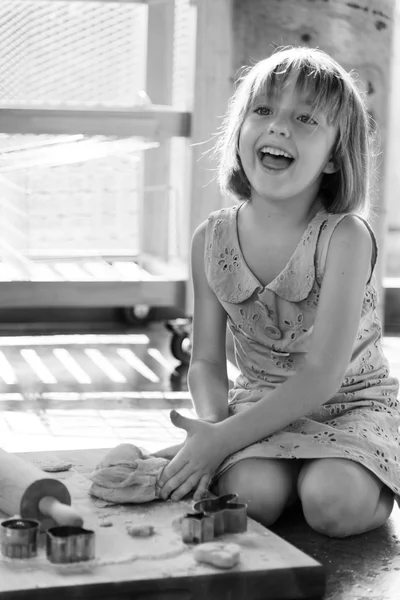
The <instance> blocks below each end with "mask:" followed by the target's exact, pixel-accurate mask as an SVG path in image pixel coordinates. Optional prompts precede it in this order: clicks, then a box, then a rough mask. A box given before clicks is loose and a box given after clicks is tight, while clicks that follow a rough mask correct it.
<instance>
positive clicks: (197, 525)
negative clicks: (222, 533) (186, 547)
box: [181, 513, 214, 544]
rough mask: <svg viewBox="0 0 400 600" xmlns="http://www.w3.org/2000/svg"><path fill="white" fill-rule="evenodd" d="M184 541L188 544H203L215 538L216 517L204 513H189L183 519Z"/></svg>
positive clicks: (182, 531)
mask: <svg viewBox="0 0 400 600" xmlns="http://www.w3.org/2000/svg"><path fill="white" fill-rule="evenodd" d="M181 533H182V541H183V542H185V543H186V544H202V543H203V542H211V540H213V539H214V517H213V516H212V515H209V516H207V515H204V514H203V513H195V514H191V513H187V514H186V515H185V516H184V517H183V518H182V521H181Z"/></svg>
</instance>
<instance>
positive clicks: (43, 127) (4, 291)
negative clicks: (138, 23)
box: [0, 0, 194, 312]
mask: <svg viewBox="0 0 400 600" xmlns="http://www.w3.org/2000/svg"><path fill="white" fill-rule="evenodd" d="M25 1H26V2H30V4H31V5H32V4H35V0H20V2H22V3H24V2H25ZM69 1H70V4H71V7H73V8H74V9H76V7H77V6H78V5H79V6H80V7H81V8H82V7H85V5H86V6H89V5H90V4H91V0H69ZM101 1H102V3H104V4H105V5H110V6H112V5H118V6H120V7H121V6H122V5H127V4H131V5H133V4H147V5H148V6H147V10H148V15H147V27H148V31H147V48H146V52H147V63H146V73H145V88H146V94H147V96H148V97H149V98H151V101H152V103H151V102H150V103H146V102H144V105H139V106H138V105H135V102H132V105H131V106H120V105H119V106H112V105H110V103H108V105H106V106H104V105H103V106H90V105H89V106H88V104H87V103H86V104H82V105H79V103H77V102H74V103H73V105H71V104H69V105H62V104H58V105H54V104H51V103H48V104H43V103H41V102H40V103H37V105H35V106H33V105H32V104H29V105H23V104H21V103H20V102H19V103H17V104H13V103H12V102H9V103H8V105H7V104H6V105H5V104H4V103H2V104H1V106H0V133H2V134H33V135H42V136H43V135H44V134H49V135H52V136H74V135H77V134H78V135H81V136H82V138H83V140H81V142H82V141H85V140H90V139H93V138H95V137H96V136H102V137H103V139H104V138H105V139H106V141H108V144H109V145H110V144H112V143H113V142H114V143H115V141H119V142H120V143H122V142H123V141H124V140H125V141H127V142H129V140H133V139H138V138H140V139H141V140H142V142H143V144H146V143H147V144H149V149H146V148H142V150H143V149H144V150H146V151H143V152H142V154H141V157H142V160H143V180H144V181H143V189H144V190H146V194H145V203H146V206H145V207H143V209H142V223H141V231H140V234H141V235H140V240H141V243H140V246H141V247H140V250H139V254H138V255H137V256H129V255H128V254H127V253H124V255H123V256H117V255H110V256H107V255H97V256H91V255H90V253H88V254H85V253H83V254H82V255H75V256H74V255H73V253H72V254H71V253H70V254H69V255H68V253H67V254H66V255H65V256H51V253H50V254H48V255H47V256H46V255H42V256H39V255H36V256H34V255H32V253H29V249H27V248H26V247H24V241H23V234H22V235H21V232H23V228H24V226H25V223H24V219H26V214H25V215H24V211H23V210H22V209H21V207H20V206H19V199H20V198H21V195H23V194H22V190H21V188H20V187H19V186H18V185H16V184H15V183H14V182H13V181H12V179H11V180H10V179H9V178H8V177H7V174H8V172H9V164H8V167H7V161H6V162H4V160H3V161H1V152H0V189H1V190H2V192H3V194H2V197H3V212H4V206H6V209H7V215H8V219H7V220H6V221H7V222H5V223H4V224H3V226H0V246H1V261H2V262H1V263H0V290H1V291H0V308H11V307H12V308H17V307H54V306H59V307H62V306H74V307H77V306H78V307H79V306H92V307H94V306H105V307H106V306H123V307H129V306H132V305H139V304H140V305H148V306H174V307H178V308H181V309H182V311H183V312H185V310H186V285H187V280H188V259H187V250H185V251H183V252H181V255H180V256H176V255H175V256H173V259H172V260H171V256H170V240H169V239H168V235H169V234H170V232H169V231H167V230H166V223H167V222H168V204H169V203H168V202H161V201H160V193H159V191H160V190H168V189H171V172H172V167H171V140H173V139H182V140H185V141H186V142H187V144H186V145H184V146H183V154H182V152H181V155H180V156H181V157H182V156H184V157H185V160H187V158H188V156H189V154H190V149H189V140H190V136H191V113H190V111H189V110H187V109H186V108H182V106H183V104H182V103H181V105H180V106H179V107H177V106H176V105H175V104H174V103H173V98H172V94H173V89H172V88H173V83H172V79H173V60H174V52H175V45H176V41H175V40H174V18H175V10H176V3H175V2H174V1H172V0H170V1H166V2H153V1H152V0H149V1H148V2H138V0H134V1H132V0H120V1H119V2H116V1H115V0H101ZM42 4H43V2H42ZM49 4H53V5H55V4H57V0H55V1H54V0H52V1H51V3H49ZM60 4H64V5H65V2H63V3H60ZM187 4H188V2H187ZM191 9H194V7H191ZM45 25H46V24H44V25H43V26H45ZM49 27H51V23H50V24H49ZM76 147H77V148H78V143H77V144H76ZM31 153H32V152H31ZM83 160H84V159H83ZM14 165H15V161H14ZM175 167H176V165H175ZM7 169H8V170H7ZM176 172H177V170H176V168H175V173H176ZM185 173H186V175H185ZM181 175H182V176H181V181H180V182H179V186H180V190H179V194H180V198H182V197H183V194H186V193H187V190H188V182H189V178H188V177H187V169H186V168H185V165H184V164H182V168H181ZM178 176H179V175H178ZM175 178H176V177H175ZM187 214H188V213H187ZM28 218H29V216H28ZM187 223H188V225H187V227H186V229H187V231H184V232H182V231H181V232H179V231H178V232H176V235H180V236H183V237H184V243H182V244H181V245H180V246H181V247H182V248H186V247H187V246H188V244H186V243H185V242H188V241H189V239H190V232H189V220H187ZM25 246H26V244H25Z"/></svg>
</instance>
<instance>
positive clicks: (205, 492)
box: [193, 475, 211, 500]
mask: <svg viewBox="0 0 400 600" xmlns="http://www.w3.org/2000/svg"><path fill="white" fill-rule="evenodd" d="M210 482H211V476H210V475H203V477H202V478H201V479H200V482H199V485H198V486H197V489H196V491H195V493H194V494H193V500H202V499H203V498H206V497H207V496H209V494H210V492H209V489H208V488H209V485H210Z"/></svg>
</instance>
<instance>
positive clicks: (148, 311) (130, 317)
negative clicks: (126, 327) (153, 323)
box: [122, 304, 153, 325]
mask: <svg viewBox="0 0 400 600" xmlns="http://www.w3.org/2000/svg"><path fill="white" fill-rule="evenodd" d="M122 310H123V316H124V319H125V321H126V322H127V323H130V324H131V325H144V324H145V323H148V322H149V321H150V320H151V318H152V312H153V310H152V308H151V306H148V305H147V304H136V305H135V306H125V307H124V308H123V309H122Z"/></svg>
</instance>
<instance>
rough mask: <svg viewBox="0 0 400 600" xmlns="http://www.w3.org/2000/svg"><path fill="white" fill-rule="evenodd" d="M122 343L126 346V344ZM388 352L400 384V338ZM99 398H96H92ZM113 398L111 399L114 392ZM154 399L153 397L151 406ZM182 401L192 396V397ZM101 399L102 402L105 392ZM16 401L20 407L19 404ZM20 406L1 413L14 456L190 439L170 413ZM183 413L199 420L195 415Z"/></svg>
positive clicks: (0, 431) (4, 443) (1, 428)
mask: <svg viewBox="0 0 400 600" xmlns="http://www.w3.org/2000/svg"><path fill="white" fill-rule="evenodd" d="M86 342H87V340H86ZM96 342H98V340H96ZM118 343H121V342H120V340H119V341H118ZM383 346H384V351H385V354H386V356H387V357H388V360H389V362H390V366H391V370H392V373H393V374H394V375H395V376H396V377H399V378H400V338H399V337H385V338H384V345H383ZM230 370H231V371H232V373H233V372H234V371H235V367H233V365H231V366H230ZM235 374H236V371H235ZM231 376H232V375H231ZM93 394H94V395H95V394H96V393H95V392H94V393H93V392H92V393H91V394H90V395H91V396H92V395H93ZM109 394H110V396H111V395H112V392H110V393H109ZM135 394H136V395H143V396H145V395H146V392H144V393H143V392H132V395H135ZM151 394H152V393H151V392H150V393H148V396H149V398H148V402H149V404H151V401H152V400H151ZM61 395H62V394H61ZM153 395H154V392H153ZM158 395H162V392H159V393H158ZM182 395H185V396H187V393H186V394H184V393H183V394H182ZM98 396H99V397H100V396H102V394H101V392H100V393H98ZM15 400H16V401H18V399H17V398H15ZM20 403H21V410H12V411H10V410H4V411H1V412H0V440H1V447H2V448H4V449H5V450H7V451H9V452H31V451H39V450H55V451H57V450H71V449H85V448H111V447H114V446H116V445H117V444H119V443H122V442H130V443H134V444H136V445H138V446H141V447H143V448H145V449H146V450H148V451H150V452H154V451H156V450H159V449H160V448H164V447H166V446H170V445H173V444H177V443H179V442H180V441H183V439H184V437H185V434H184V432H183V431H182V430H180V429H176V428H175V427H173V425H172V424H171V422H170V420H169V412H170V411H169V409H148V410H147V409H137V408H135V409H130V410H103V409H98V410H97V409H76V408H72V406H71V408H66V409H53V408H51V409H42V410H28V409H26V410H22V406H23V400H22V399H21V402H20ZM71 404H73V402H71ZM179 411H180V412H181V414H184V415H187V416H194V411H193V410H191V409H187V408H186V409H179Z"/></svg>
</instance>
